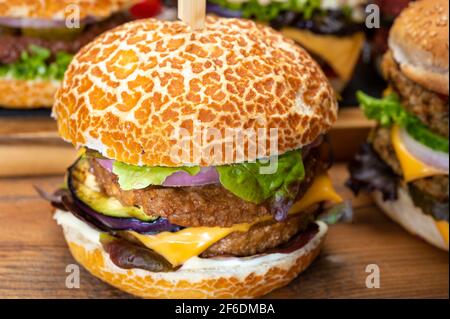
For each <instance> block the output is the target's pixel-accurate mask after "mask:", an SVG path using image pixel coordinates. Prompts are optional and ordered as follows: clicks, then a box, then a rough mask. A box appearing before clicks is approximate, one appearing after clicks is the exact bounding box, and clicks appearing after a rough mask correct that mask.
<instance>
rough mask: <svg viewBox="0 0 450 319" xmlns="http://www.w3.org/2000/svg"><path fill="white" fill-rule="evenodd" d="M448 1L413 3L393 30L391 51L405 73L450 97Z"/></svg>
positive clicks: (398, 19)
mask: <svg viewBox="0 0 450 319" xmlns="http://www.w3.org/2000/svg"><path fill="white" fill-rule="evenodd" d="M448 19H449V16H448V0H420V1H417V2H412V3H411V4H410V5H409V7H408V8H407V9H405V10H404V11H403V12H402V13H401V15H400V16H399V17H398V18H397V20H396V21H395V23H394V26H393V27H392V29H391V33H390V37H389V47H390V49H391V50H392V52H393V55H394V58H395V60H396V61H397V63H399V65H400V67H401V70H402V72H403V73H404V74H405V75H406V76H407V77H409V78H410V79H411V80H413V81H415V82H417V83H419V84H420V85H422V86H424V87H426V88H428V89H430V90H432V91H435V92H437V93H441V94H445V95H448V93H449V69H448V60H449V43H448V41H449V39H448V38H449V33H448V28H449V25H448V23H449V21H448Z"/></svg>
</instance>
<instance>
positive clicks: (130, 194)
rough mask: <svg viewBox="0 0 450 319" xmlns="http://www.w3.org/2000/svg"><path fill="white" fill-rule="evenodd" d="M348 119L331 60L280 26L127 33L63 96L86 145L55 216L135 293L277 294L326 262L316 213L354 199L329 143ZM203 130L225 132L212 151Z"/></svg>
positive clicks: (62, 125) (148, 24) (113, 38)
mask: <svg viewBox="0 0 450 319" xmlns="http://www.w3.org/2000/svg"><path fill="white" fill-rule="evenodd" d="M336 114H337V103H336V100H335V97H334V93H333V90H332V88H331V87H330V85H329V83H328V81H327V79H326V77H325V76H324V74H323V73H322V71H321V70H320V69H319V67H318V65H317V64H316V63H315V62H314V61H313V60H312V59H311V57H310V56H309V55H308V54H307V53H306V52H305V51H304V50H303V49H302V48H300V47H299V46H297V45H295V44H294V42H292V41H291V40H288V39H286V38H284V37H282V36H281V35H280V34H278V33H277V32H275V31H273V30H272V29H271V28H269V27H266V26H261V25H256V24H255V23H254V22H252V21H250V20H240V19H222V18H213V17H209V18H207V20H206V27H205V29H204V30H203V31H199V32H195V33H193V32H192V31H191V29H190V27H188V26H187V25H185V24H184V23H182V22H168V21H165V22H163V21H159V20H154V19H149V20H140V21H136V22H131V23H128V24H125V25H123V26H121V27H118V28H116V29H114V30H112V31H109V32H107V33H104V34H103V35H102V36H100V37H98V38H97V39H96V40H95V41H94V42H92V43H91V44H89V45H88V46H86V47H84V48H83V49H82V50H81V52H79V53H78V54H77V55H76V56H75V58H74V60H73V62H72V64H71V65H70V66H69V69H68V71H67V73H66V76H65V79H64V81H63V84H62V87H61V89H59V91H58V93H57V96H56V103H55V107H54V116H55V117H56V118H57V122H58V128H59V133H60V134H61V136H62V137H63V138H64V139H65V140H66V141H70V142H71V143H73V145H74V146H76V147H77V148H81V149H82V150H84V151H82V155H81V157H80V158H79V160H78V161H77V162H76V163H74V164H73V166H72V167H71V168H70V169H69V171H68V174H67V183H68V189H67V190H61V191H59V192H57V193H56V194H55V196H53V197H52V198H51V199H52V201H53V204H54V205H55V206H56V207H58V210H57V211H56V214H55V219H56V220H57V222H58V224H60V225H61V226H62V228H63V230H64V236H65V238H66V241H67V243H68V245H69V248H70V250H71V252H72V254H73V256H74V257H75V259H76V260H77V261H78V262H79V263H80V264H82V265H83V266H84V267H86V269H88V270H89V271H90V272H91V273H92V274H93V275H94V276H97V277H99V278H101V279H102V280H103V281H105V282H107V283H109V284H111V285H113V286H116V287H118V288H120V289H122V290H124V291H126V292H128V293H131V294H134V295H137V296H141V297H148V298H157V297H158V298H213V297H215V298H219V297H220V298H230V297H236V298H237V297H255V296H260V295H263V294H266V293H268V292H270V291H271V290H273V289H275V288H278V287H280V286H283V285H286V284H287V283H288V282H290V281H291V280H292V279H293V278H295V277H296V276H297V275H298V274H299V273H300V272H302V271H303V270H304V269H305V268H306V267H308V266H309V264H310V263H311V262H312V261H313V260H314V259H315V257H316V256H317V255H318V253H319V250H320V247H321V245H322V242H323V240H324V237H325V233H326V231H327V226H326V224H324V223H323V222H316V221H315V220H316V217H317V214H318V212H320V211H321V209H322V208H323V205H324V203H325V202H340V201H341V198H340V197H339V195H337V194H336V192H335V191H334V190H333V187H332V184H331V182H330V180H329V178H328V177H327V173H326V170H327V168H328V160H327V158H328V157H327V156H326V153H327V151H326V146H325V144H324V143H323V135H324V134H325V133H326V132H327V131H328V130H329V128H330V127H331V125H332V123H333V122H334V121H335V120H336ZM181 129H183V130H184V131H185V133H186V132H187V133H188V134H184V135H182V136H181V137H180V136H178V137H177V136H176V135H173V133H174V132H176V131H177V130H181ZM269 129H272V130H276V132H277V134H275V135H273V134H272V133H271V134H269V131H272V130H269ZM197 130H200V131H201V132H216V133H218V134H214V135H213V137H212V138H209V137H207V138H203V139H201V142H199V141H198V140H197V137H196V136H197V135H196V133H195V132H197ZM228 131H234V132H245V131H247V132H248V131H251V132H262V135H259V134H258V144H259V145H261V144H263V145H266V142H267V141H269V140H270V141H271V143H272V142H273V143H275V145H276V146H277V148H276V149H273V148H270V150H269V149H267V150H265V148H263V151H261V150H260V149H259V147H258V153H257V154H255V153H252V152H251V151H250V150H251V147H250V146H249V145H250V144H251V143H254V142H255V141H253V142H252V140H246V142H245V143H244V144H242V145H245V147H243V148H242V147H239V146H238V145H240V143H239V141H241V139H239V138H238V137H235V136H234V135H231V139H230V135H227V134H226V132H228ZM223 134H225V135H223ZM202 136H204V135H202ZM260 138H262V140H261V139H260ZM266 138H267V139H266ZM233 141H235V142H236V143H237V144H236V143H235V142H233ZM261 141H263V143H260V142H261ZM264 141H266V142H264ZM230 142H231V144H230ZM179 143H181V144H182V148H181V149H182V150H185V149H189V151H188V152H187V153H186V154H185V155H186V157H182V161H179V160H177V158H178V157H177V156H175V157H174V154H177V152H173V150H174V148H175V149H177V146H178V145H179ZM253 145H256V144H253ZM211 149H213V150H215V151H217V152H218V153H215V152H213V153H214V155H213V156H211V157H209V156H202V157H200V158H197V157H196V156H195V153H196V152H200V153H201V154H209V152H211ZM225 149H228V150H229V151H230V152H231V154H233V156H231V157H229V156H217V155H218V154H220V150H225ZM218 150H219V151H218ZM238 154H244V155H245V156H244V157H238V156H237V155H238ZM252 154H253V155H252ZM268 158H270V159H273V160H275V159H276V163H277V164H276V165H275V166H274V167H275V170H273V171H271V172H267V171H264V169H263V168H267V167H266V166H267V165H268V163H266V162H265V161H263V159H268ZM341 206H342V204H341ZM338 207H339V205H338Z"/></svg>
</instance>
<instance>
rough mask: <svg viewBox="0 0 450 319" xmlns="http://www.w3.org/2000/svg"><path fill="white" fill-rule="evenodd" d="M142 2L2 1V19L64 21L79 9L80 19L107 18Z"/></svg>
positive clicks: (108, 0)
mask: <svg viewBox="0 0 450 319" xmlns="http://www.w3.org/2000/svg"><path fill="white" fill-rule="evenodd" d="M139 1H140V0H102V1H98V0H57V1H55V0H14V1H11V0H0V17H8V18H34V19H49V20H64V19H65V18H66V17H71V16H72V15H73V13H74V11H73V9H71V7H70V5H76V6H77V8H79V10H80V11H79V13H80V19H84V18H86V17H95V18H100V19H101V18H106V17H109V16H110V15H112V14H113V13H115V12H118V11H121V10H124V9H126V8H128V7H129V6H130V5H132V4H133V3H137V2H139Z"/></svg>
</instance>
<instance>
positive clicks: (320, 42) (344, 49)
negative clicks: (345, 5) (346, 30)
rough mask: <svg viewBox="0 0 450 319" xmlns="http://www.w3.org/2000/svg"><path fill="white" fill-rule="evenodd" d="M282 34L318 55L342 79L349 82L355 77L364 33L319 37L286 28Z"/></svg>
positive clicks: (308, 32) (305, 31)
mask: <svg viewBox="0 0 450 319" xmlns="http://www.w3.org/2000/svg"><path fill="white" fill-rule="evenodd" d="M281 33H282V34H283V35H285V36H286V37H288V38H291V39H293V40H295V41H296V42H298V43H299V44H300V45H302V46H303V47H304V48H305V49H307V50H308V51H309V52H311V53H313V54H315V55H317V56H318V57H320V58H321V59H323V60H324V61H325V62H327V63H328V65H329V66H331V68H332V69H333V70H334V72H336V74H337V75H338V76H339V78H340V79H342V80H343V81H345V82H347V81H349V80H350V78H351V77H352V75H353V70H354V69H355V66H356V64H357V63H358V60H359V57H360V55H361V51H362V48H363V46H364V40H365V37H364V33H362V32H358V33H355V34H353V35H351V36H344V37H338V36H333V35H318V34H314V33H312V32H310V31H307V30H300V29H296V28H289V27H287V28H284V29H282V30H281Z"/></svg>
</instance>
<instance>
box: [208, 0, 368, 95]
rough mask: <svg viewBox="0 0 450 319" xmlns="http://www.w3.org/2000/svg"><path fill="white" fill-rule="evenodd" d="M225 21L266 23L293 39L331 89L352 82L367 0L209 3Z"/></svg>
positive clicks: (340, 88)
mask: <svg viewBox="0 0 450 319" xmlns="http://www.w3.org/2000/svg"><path fill="white" fill-rule="evenodd" d="M208 2H209V5H208V10H209V12H211V13H215V14H217V15H220V16H225V17H244V18H252V19H256V20H258V21H260V22H265V23H268V24H269V25H271V26H272V27H274V28H276V29H278V30H279V31H280V32H281V33H283V34H284V35H285V36H287V37H289V38H292V39H294V40H295V41H296V42H298V43H299V44H300V45H301V46H303V47H304V48H305V49H307V50H308V52H309V53H310V54H311V55H312V56H313V57H314V59H315V60H316V61H318V62H319V63H320V65H321V67H322V69H323V70H324V72H325V74H326V76H327V77H328V79H329V80H330V81H331V84H332V85H333V87H334V89H335V90H336V91H338V92H341V91H343V89H344V88H345V86H346V84H347V83H348V82H349V80H350V79H351V78H352V75H353V72H354V70H355V67H356V65H357V63H358V61H359V58H360V55H361V51H362V48H363V45H364V40H365V36H364V18H365V12H364V8H365V5H366V3H367V0H304V1H298V0H209V1H208Z"/></svg>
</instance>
